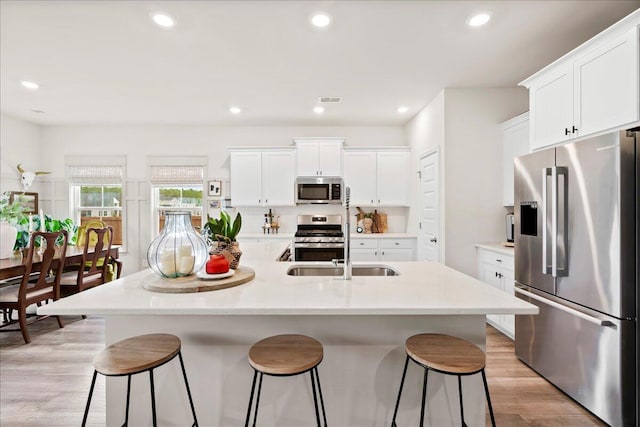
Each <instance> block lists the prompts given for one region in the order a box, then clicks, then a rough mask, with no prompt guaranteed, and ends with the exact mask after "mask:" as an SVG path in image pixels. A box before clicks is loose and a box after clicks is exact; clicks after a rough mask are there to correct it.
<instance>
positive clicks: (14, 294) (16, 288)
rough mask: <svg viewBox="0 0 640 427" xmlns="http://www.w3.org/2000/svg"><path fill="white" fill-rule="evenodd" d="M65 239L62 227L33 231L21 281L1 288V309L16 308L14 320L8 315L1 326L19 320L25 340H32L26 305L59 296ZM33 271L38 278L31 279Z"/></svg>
mask: <svg viewBox="0 0 640 427" xmlns="http://www.w3.org/2000/svg"><path fill="white" fill-rule="evenodd" d="M67 241H68V234H67V232H66V231H64V230H62V231H57V232H52V233H47V232H35V233H33V234H32V237H31V242H30V243H29V250H28V252H27V257H26V262H25V264H24V266H25V269H24V274H23V275H22V280H21V282H20V284H18V285H12V286H7V287H4V288H1V289H0V308H1V309H2V311H3V312H5V311H6V310H9V311H10V312H11V311H12V310H16V311H17V312H18V320H17V321H15V320H12V319H8V320H9V322H8V323H5V324H4V325H2V327H4V326H8V325H11V324H14V323H16V322H18V323H19V325H20V331H21V332H22V338H24V341H25V343H27V344H28V343H30V342H31V338H30V336H29V330H28V329H27V325H28V324H30V323H33V322H30V323H27V307H28V306H30V305H32V304H37V305H40V304H41V303H42V302H47V301H48V300H50V299H52V300H54V301H56V300H57V299H59V298H60V279H61V277H62V270H63V267H64V260H65V256H66V252H67ZM36 242H42V243H41V246H40V248H41V249H38V248H37V247H36V246H35V243H36ZM34 272H40V274H39V275H37V280H34V276H33V275H32V273H34ZM45 317H48V316H36V319H35V320H40V319H43V318H45ZM56 318H57V319H58V325H59V326H60V327H61V328H63V327H64V324H63V323H62V319H61V318H60V316H56ZM35 320H34V321H35ZM15 330H17V329H15Z"/></svg>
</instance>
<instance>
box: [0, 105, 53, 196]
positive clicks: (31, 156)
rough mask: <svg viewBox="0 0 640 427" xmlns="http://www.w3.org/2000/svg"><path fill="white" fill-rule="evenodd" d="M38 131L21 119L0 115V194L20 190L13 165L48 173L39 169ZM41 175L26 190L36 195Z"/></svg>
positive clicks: (18, 176) (38, 128)
mask: <svg viewBox="0 0 640 427" xmlns="http://www.w3.org/2000/svg"><path fill="white" fill-rule="evenodd" d="M40 137H41V128H40V127H39V126H37V125H34V124H32V123H29V122H25V121H24V120H20V119H16V118H13V117H11V116H7V115H5V114H2V115H0V192H4V191H22V185H21V184H20V174H19V172H18V171H17V169H16V166H17V165H18V164H19V163H21V164H22V167H23V168H24V169H25V170H30V171H48V169H46V168H44V167H41V157H43V156H42V155H41V151H42V150H41V145H40ZM41 178H42V175H41V176H39V177H37V178H36V180H35V181H34V184H33V186H32V187H31V188H30V189H29V191H34V192H40V190H41V188H40V187H41V184H40V182H41Z"/></svg>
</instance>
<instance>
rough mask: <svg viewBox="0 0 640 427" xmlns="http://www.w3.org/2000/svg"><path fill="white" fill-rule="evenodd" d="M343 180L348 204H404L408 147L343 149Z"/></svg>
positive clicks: (407, 194) (406, 197) (406, 187)
mask: <svg viewBox="0 0 640 427" xmlns="http://www.w3.org/2000/svg"><path fill="white" fill-rule="evenodd" d="M344 183H345V185H346V186H349V187H350V188H351V204H352V205H359V206H407V205H408V204H409V192H408V186H409V151H408V150H407V149H396V148H393V149H385V150H372V149H366V150H362V149H345V151H344Z"/></svg>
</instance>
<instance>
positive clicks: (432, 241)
mask: <svg viewBox="0 0 640 427" xmlns="http://www.w3.org/2000/svg"><path fill="white" fill-rule="evenodd" d="M429 241H430V242H431V243H437V242H438V238H437V237H432V238H430V239H429Z"/></svg>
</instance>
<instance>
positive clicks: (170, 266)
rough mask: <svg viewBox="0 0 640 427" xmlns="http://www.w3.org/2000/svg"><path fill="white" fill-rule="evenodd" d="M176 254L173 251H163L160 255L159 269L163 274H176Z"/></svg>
mask: <svg viewBox="0 0 640 427" xmlns="http://www.w3.org/2000/svg"><path fill="white" fill-rule="evenodd" d="M175 256H176V254H175V252H173V251H165V252H163V253H162V255H161V256H160V271H162V273H163V274H164V275H165V276H170V277H172V276H175V275H176V258H175Z"/></svg>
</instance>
